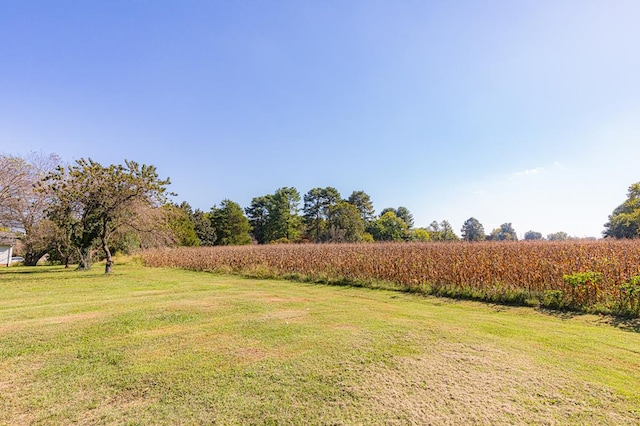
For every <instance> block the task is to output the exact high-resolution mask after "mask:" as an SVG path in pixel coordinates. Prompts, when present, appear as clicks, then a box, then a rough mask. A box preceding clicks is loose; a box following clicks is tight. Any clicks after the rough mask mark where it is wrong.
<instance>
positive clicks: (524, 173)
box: [509, 167, 544, 180]
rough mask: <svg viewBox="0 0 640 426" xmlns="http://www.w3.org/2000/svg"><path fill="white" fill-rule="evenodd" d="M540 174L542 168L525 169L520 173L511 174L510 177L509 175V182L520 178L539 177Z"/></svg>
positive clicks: (542, 170)
mask: <svg viewBox="0 0 640 426" xmlns="http://www.w3.org/2000/svg"><path fill="white" fill-rule="evenodd" d="M542 172H544V167H535V168H533V169H527V170H524V171H522V172H516V173H512V174H511V175H509V180H515V179H518V178H520V177H527V176H535V175H539V174H540V173H542Z"/></svg>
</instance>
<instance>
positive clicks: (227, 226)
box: [211, 199, 251, 246]
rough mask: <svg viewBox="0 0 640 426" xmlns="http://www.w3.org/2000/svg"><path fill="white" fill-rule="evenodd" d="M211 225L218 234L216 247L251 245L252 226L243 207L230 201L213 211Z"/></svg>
mask: <svg viewBox="0 0 640 426" xmlns="http://www.w3.org/2000/svg"><path fill="white" fill-rule="evenodd" d="M211 225H212V226H213V229H214V230H215V233H216V241H215V245H222V246H230V245H244V244H251V236H250V235H249V232H250V231H251V225H249V220H248V219H247V217H246V216H245V215H244V211H243V210H242V207H240V205H239V204H238V203H235V202H233V201H231V200H229V199H225V200H223V201H222V203H220V207H216V206H214V207H213V208H212V209H211Z"/></svg>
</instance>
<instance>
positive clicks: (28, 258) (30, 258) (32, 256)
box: [24, 251, 42, 266]
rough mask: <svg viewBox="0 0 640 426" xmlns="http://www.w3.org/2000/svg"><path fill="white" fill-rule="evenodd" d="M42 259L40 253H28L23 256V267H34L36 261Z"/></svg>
mask: <svg viewBox="0 0 640 426" xmlns="http://www.w3.org/2000/svg"><path fill="white" fill-rule="evenodd" d="M41 257H42V254H40V253H34V252H32V251H28V252H26V253H25V254H24V264H25V266H36V265H37V264H38V260H40V258H41Z"/></svg>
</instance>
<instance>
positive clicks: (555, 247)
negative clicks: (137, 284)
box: [142, 240, 640, 317]
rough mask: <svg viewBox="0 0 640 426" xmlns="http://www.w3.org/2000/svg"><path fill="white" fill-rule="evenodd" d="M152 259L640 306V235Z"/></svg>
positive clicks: (492, 295)
mask: <svg viewBox="0 0 640 426" xmlns="http://www.w3.org/2000/svg"><path fill="white" fill-rule="evenodd" d="M142 258H143V261H144V262H145V264H146V265H149V266H164V267H167V266H168V267H180V268H186V269H190V270H198V271H222V272H235V273H240V274H246V275H250V276H260V277H280V278H294V279H303V280H309V281H316V282H328V283H331V282H334V283H351V284H357V285H372V284H377V285H380V284H381V283H382V284H383V285H384V283H391V284H393V285H395V286H399V287H400V288H401V289H403V290H406V291H412V292H421V293H426V294H435V295H443V296H451V297H463V298H473V299H479V300H486V301H492V302H500V303H510V304H522V305H530V306H542V307H548V308H554V309H570V310H577V311H584V312H600V313H613V314H617V315H624V316H634V317H637V316H639V315H640V242H639V241H638V240H601V241H563V242H531V243H523V242H503V243H488V242H484V243H459V244H445V243H413V244H400V243H388V244H340V245H316V244H305V245H271V246H244V247H201V248H178V249H170V250H151V251H145V252H144V253H143V254H142Z"/></svg>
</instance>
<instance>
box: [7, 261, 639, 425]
mask: <svg viewBox="0 0 640 426" xmlns="http://www.w3.org/2000/svg"><path fill="white" fill-rule="evenodd" d="M626 326H627V329H623V328H622V327H620V326H619V325H618V326H615V325H612V324H611V321H610V320H608V319H607V318H601V317H597V316H588V315H581V316H573V317H567V316H563V315H559V314H553V313H544V312H539V311H536V310H534V309H530V308H510V307H498V306H492V305H487V304H481V303H475V302H464V301H452V300H447V299H440V298H435V297H422V296H417V295H412V294H407V293H400V292H394V291H387V290H372V289H367V288H354V287H335V286H334V287H331V286H324V285H314V284H303V283H296V282H290V281H278V280H256V279H247V278H242V277H238V276H221V275H214V274H211V273H205V272H190V271H183V270H172V269H155V268H144V267H142V266H138V265H134V264H128V265H116V268H115V272H114V273H113V274H112V275H110V276H105V275H104V274H103V273H102V268H101V267H100V266H99V265H96V268H95V270H94V271H90V272H76V271H73V270H65V269H63V268H61V267H36V268H28V267H15V268H5V269H2V270H0V423H2V424H11V425H13V424H69V423H78V424H177V423H179V424H203V423H204V424H211V423H217V424H429V423H431V424H456V425H457V424H489V423H490V424H514V423H515V424H527V423H529V424H611V425H620V424H639V423H640V333H638V332H637V326H636V328H635V331H634V324H633V323H630V324H626ZM629 328H630V329H629Z"/></svg>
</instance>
